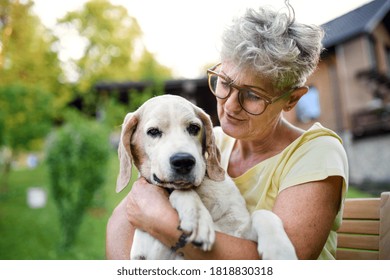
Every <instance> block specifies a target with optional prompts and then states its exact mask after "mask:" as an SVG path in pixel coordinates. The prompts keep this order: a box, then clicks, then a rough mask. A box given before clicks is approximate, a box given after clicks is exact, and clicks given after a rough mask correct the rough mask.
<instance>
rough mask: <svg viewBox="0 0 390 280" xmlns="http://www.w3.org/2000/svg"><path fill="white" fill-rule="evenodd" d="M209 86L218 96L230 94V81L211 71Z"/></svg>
mask: <svg viewBox="0 0 390 280" xmlns="http://www.w3.org/2000/svg"><path fill="white" fill-rule="evenodd" d="M209 87H210V90H211V92H212V93H213V94H214V95H215V96H216V97H219V98H226V97H227V96H228V95H229V91H230V86H229V82H227V81H226V80H225V79H224V78H222V77H219V76H218V75H216V74H213V73H209Z"/></svg>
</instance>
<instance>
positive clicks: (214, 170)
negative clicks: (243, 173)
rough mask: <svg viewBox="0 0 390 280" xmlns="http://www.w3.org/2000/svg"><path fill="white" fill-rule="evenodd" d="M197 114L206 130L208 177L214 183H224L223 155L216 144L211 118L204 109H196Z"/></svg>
mask: <svg viewBox="0 0 390 280" xmlns="http://www.w3.org/2000/svg"><path fill="white" fill-rule="evenodd" d="M194 108H195V111H196V114H197V115H198V116H199V118H200V119H201V120H202V123H203V126H204V128H205V138H206V139H205V141H204V142H205V144H204V145H205V150H206V153H207V158H206V170H207V175H208V176H209V177H210V179H211V180H214V181H223V180H224V179H225V170H224V169H223V168H222V166H221V164H220V161H221V154H220V151H219V149H218V147H217V145H216V143H215V138H214V133H213V124H212V122H211V119H210V116H209V115H207V114H206V113H205V112H204V111H203V110H202V109H200V108H198V107H195V106H194Z"/></svg>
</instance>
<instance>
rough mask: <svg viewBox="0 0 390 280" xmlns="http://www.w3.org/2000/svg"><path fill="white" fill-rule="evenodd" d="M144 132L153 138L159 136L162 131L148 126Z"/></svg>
mask: <svg viewBox="0 0 390 280" xmlns="http://www.w3.org/2000/svg"><path fill="white" fill-rule="evenodd" d="M146 133H147V134H148V135H149V136H151V137H153V138H157V137H161V135H162V131H161V130H159V129H158V128H155V127H152V128H149V129H148V131H147V132H146Z"/></svg>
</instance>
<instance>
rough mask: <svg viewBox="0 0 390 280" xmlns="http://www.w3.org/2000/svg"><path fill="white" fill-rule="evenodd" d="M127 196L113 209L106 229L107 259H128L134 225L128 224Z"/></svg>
mask: <svg viewBox="0 0 390 280" xmlns="http://www.w3.org/2000/svg"><path fill="white" fill-rule="evenodd" d="M126 207H127V197H126V198H125V199H123V200H122V201H121V202H120V203H119V205H118V206H117V207H116V208H115V210H114V211H113V213H112V215H111V217H110V219H109V220H108V224H107V230H106V258H107V259H108V260H128V259H130V249H131V244H132V242H133V235H134V230H135V229H134V227H133V226H132V225H131V224H130V222H129V219H128V217H127V212H126Z"/></svg>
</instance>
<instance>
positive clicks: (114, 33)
mask: <svg viewBox="0 0 390 280" xmlns="http://www.w3.org/2000/svg"><path fill="white" fill-rule="evenodd" d="M59 23H60V24H62V25H66V27H67V28H69V29H72V30H75V31H76V32H77V34H78V35H79V36H80V37H81V38H83V41H84V42H86V45H85V48H84V53H83V55H82V56H81V58H80V59H76V60H74V61H73V65H75V67H76V69H75V70H76V72H77V73H78V75H79V80H78V84H79V90H80V91H81V92H82V93H87V92H88V91H89V90H90V89H91V86H92V85H94V84H95V83H96V82H98V81H102V80H106V81H107V80H109V81H121V80H122V81H123V80H132V81H137V80H145V79H156V78H160V79H164V78H167V77H169V76H170V75H171V72H170V70H169V69H167V68H166V67H164V66H162V65H160V64H159V63H158V62H157V61H156V60H155V59H154V58H153V54H151V53H150V52H148V51H147V50H146V49H145V47H144V46H143V44H142V32H141V29H140V27H139V25H138V22H137V20H136V19H135V18H133V17H131V16H129V14H128V12H127V10H126V8H124V7H123V6H120V5H113V4H111V3H110V2H109V1H107V0H91V1H89V2H86V3H85V5H84V6H83V8H82V9H81V10H79V11H73V12H69V13H68V14H67V15H66V16H65V17H64V18H63V19H61V20H60V21H59ZM151 69H152V71H149V70H151Z"/></svg>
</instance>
